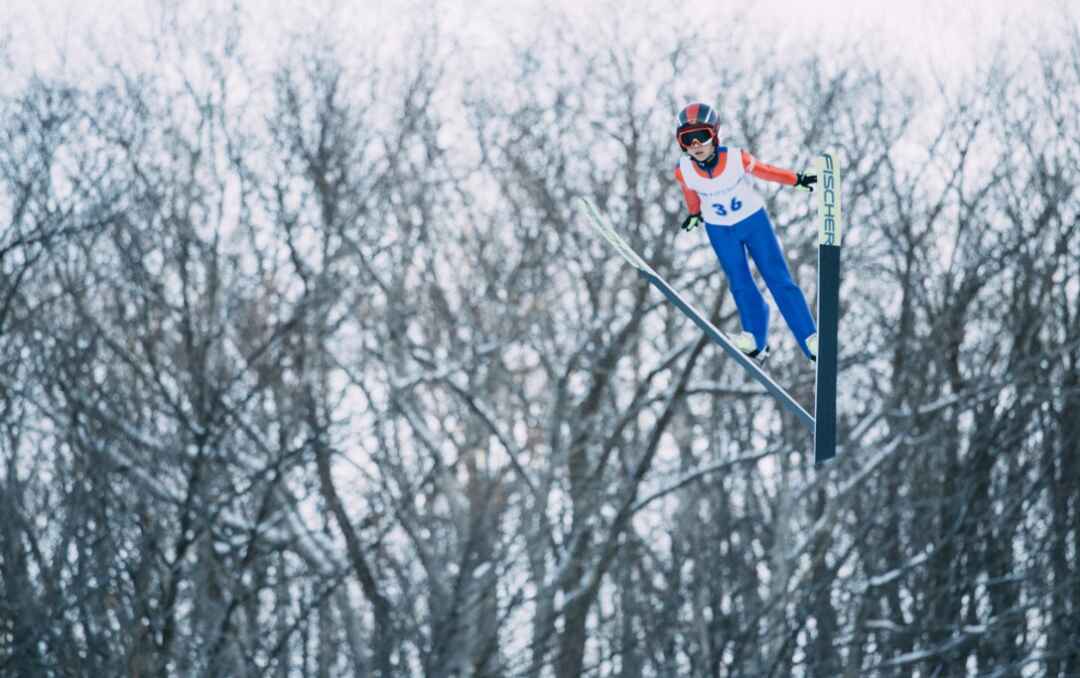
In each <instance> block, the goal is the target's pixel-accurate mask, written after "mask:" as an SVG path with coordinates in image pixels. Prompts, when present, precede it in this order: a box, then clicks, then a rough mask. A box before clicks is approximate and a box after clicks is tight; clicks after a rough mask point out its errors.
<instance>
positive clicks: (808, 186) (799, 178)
mask: <svg viewBox="0 0 1080 678" xmlns="http://www.w3.org/2000/svg"><path fill="white" fill-rule="evenodd" d="M816 183H817V175H816V174H810V173H807V174H803V173H802V172H796V173H795V188H798V189H800V190H803V191H811V192H813V190H814V184H816Z"/></svg>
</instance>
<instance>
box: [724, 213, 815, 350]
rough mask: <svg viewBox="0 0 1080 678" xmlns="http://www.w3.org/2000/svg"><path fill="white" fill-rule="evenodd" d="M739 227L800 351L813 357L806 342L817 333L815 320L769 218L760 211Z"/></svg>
mask: <svg viewBox="0 0 1080 678" xmlns="http://www.w3.org/2000/svg"><path fill="white" fill-rule="evenodd" d="M739 226H740V227H745V233H746V234H745V236H744V237H745V238H746V245H747V248H748V249H749V250H750V256H751V257H753V258H754V263H755V264H757V267H758V270H759V271H761V277H762V278H764V279H765V284H766V285H768V287H769V291H770V292H771V293H772V295H773V299H775V300H776V305H777V307H778V308H779V309H780V315H782V316H784V320H785V321H787V324H788V327H790V328H791V333H792V334H794V335H795V340H796V341H797V342H798V343H799V347H800V348H802V350H803V352H804V353H806V355H807V356H809V355H810V353H809V352H808V351H807V348H806V338H807V337H809V336H810V335H811V334H813V333H814V332H816V331H817V329H816V328H815V327H814V318H813V316H812V315H810V307H809V306H808V305H807V303H806V297H805V296H804V295H803V292H802V290H801V289H800V288H799V286H798V285H797V284H795V280H794V279H792V277H791V271H790V270H789V269H788V265H787V260H786V259H785V258H784V251H783V250H782V249H781V248H780V241H779V240H778V239H777V237H776V232H775V231H774V230H773V225H772V222H771V221H770V220H769V215H768V214H767V213H766V212H765V210H764V209H762V210H759V211H758V212H756V213H754V214H753V215H751V216H750V217H749V218H748V219H746V221H744V222H741V223H740V224H739Z"/></svg>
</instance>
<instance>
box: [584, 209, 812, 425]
mask: <svg viewBox="0 0 1080 678" xmlns="http://www.w3.org/2000/svg"><path fill="white" fill-rule="evenodd" d="M580 205H581V208H582V211H583V212H584V213H585V215H586V216H587V217H588V218H589V222H590V223H591V224H592V226H593V228H594V229H595V230H596V231H597V232H598V233H600V235H601V236H603V238H604V239H605V240H607V241H608V243H610V244H611V246H612V247H614V248H615V250H616V251H617V252H618V253H619V254H620V255H622V257H623V259H625V260H626V261H627V262H628V263H629V264H630V265H631V266H633V267H634V268H635V269H637V271H638V273H639V274H640V275H641V276H642V277H643V278H645V279H646V280H648V281H649V283H651V284H652V285H653V287H655V288H657V289H658V290H660V292H661V293H662V294H663V295H664V296H665V297H667V298H668V300H669V301H671V303H673V304H674V305H675V306H676V308H678V309H679V310H680V311H682V312H683V313H685V314H686V316H687V317H688V318H690V320H692V321H693V322H694V324H696V325H697V326H698V327H699V328H701V330H702V331H703V332H705V334H706V335H708V337H709V338H710V339H712V340H713V341H714V342H716V343H717V344H719V345H720V347H721V348H722V349H724V352H726V353H727V354H728V355H729V356H731V357H732V358H733V359H734V360H735V362H737V363H738V364H739V365H740V366H741V367H742V368H743V369H745V370H746V371H747V372H749V373H750V376H751V377H753V378H754V379H755V380H756V381H757V382H758V383H759V384H761V385H762V386H764V387H765V390H766V391H768V392H769V393H770V394H771V395H772V396H773V397H774V398H776V400H777V401H779V403H780V404H781V405H783V406H784V407H785V408H787V409H788V410H789V411H790V412H792V413H794V414H795V415H796V416H797V417H798V418H799V420H800V421H802V422H803V423H804V424H806V426H807V427H808V428H810V429H813V428H814V418H813V417H812V416H810V413H809V412H807V411H806V410H805V409H803V407H802V405H800V404H799V403H798V401H796V400H795V399H794V398H792V397H791V394H789V393H788V392H787V391H786V390H784V388H783V387H782V386H780V385H779V384H777V383H776V382H775V381H773V379H772V377H770V376H769V375H768V374H767V373H766V372H765V371H764V370H763V369H762V368H761V365H760V364H759V363H758V362H757V361H756V360H755V359H754V358H751V357H749V356H747V355H746V354H745V353H743V352H742V351H741V350H739V348H738V347H736V346H735V344H734V343H732V341H731V339H730V338H729V337H728V336H727V335H725V334H724V333H723V332H721V331H720V330H718V329H717V328H716V327H715V326H714V325H713V324H712V323H710V322H709V321H708V320H707V319H706V318H705V316H704V315H703V314H702V313H701V312H700V311H698V310H697V309H696V308H694V307H693V305H691V304H690V302H688V301H686V299H684V298H683V297H682V295H680V294H679V293H678V292H676V291H675V290H674V289H673V288H672V287H671V285H669V284H668V282H667V281H666V280H664V279H663V278H662V277H660V275H659V274H658V273H657V272H656V271H655V270H653V268H652V267H651V266H649V265H648V264H647V263H645V260H643V259H642V258H641V257H640V256H639V255H638V254H637V252H635V251H634V250H633V248H631V247H630V246H629V245H628V244H627V243H626V241H625V240H623V239H622V237H621V236H620V235H619V234H618V233H616V232H615V229H614V228H612V227H611V225H610V224H608V223H607V220H606V219H605V218H604V217H603V216H601V214H600V212H599V210H597V209H596V207H595V206H594V205H593V204H592V202H590V201H589V200H588V199H586V198H581V199H580Z"/></svg>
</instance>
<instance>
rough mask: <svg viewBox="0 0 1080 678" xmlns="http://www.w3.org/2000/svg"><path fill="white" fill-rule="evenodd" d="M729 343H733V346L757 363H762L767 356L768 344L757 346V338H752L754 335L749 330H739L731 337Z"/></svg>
mask: <svg viewBox="0 0 1080 678" xmlns="http://www.w3.org/2000/svg"><path fill="white" fill-rule="evenodd" d="M731 343H733V344H735V348H737V349H739V350H740V351H742V352H743V353H744V354H745V355H746V357H747V358H753V360H754V362H756V363H757V364H758V365H764V364H765V361H766V360H768V358H769V345H768V344H765V346H764V347H762V348H758V347H757V339H754V335H752V334H750V333H749V332H739V333H738V334H736V335H735V336H734V337H732V338H731Z"/></svg>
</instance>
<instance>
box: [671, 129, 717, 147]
mask: <svg viewBox="0 0 1080 678" xmlns="http://www.w3.org/2000/svg"><path fill="white" fill-rule="evenodd" d="M712 140H713V133H712V130H711V129H700V128H699V129H691V130H687V131H685V132H680V133H679V143H680V144H682V145H683V146H686V147H690V146H692V145H693V144H694V142H697V143H699V144H707V143H709V142H710V141H712Z"/></svg>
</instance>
